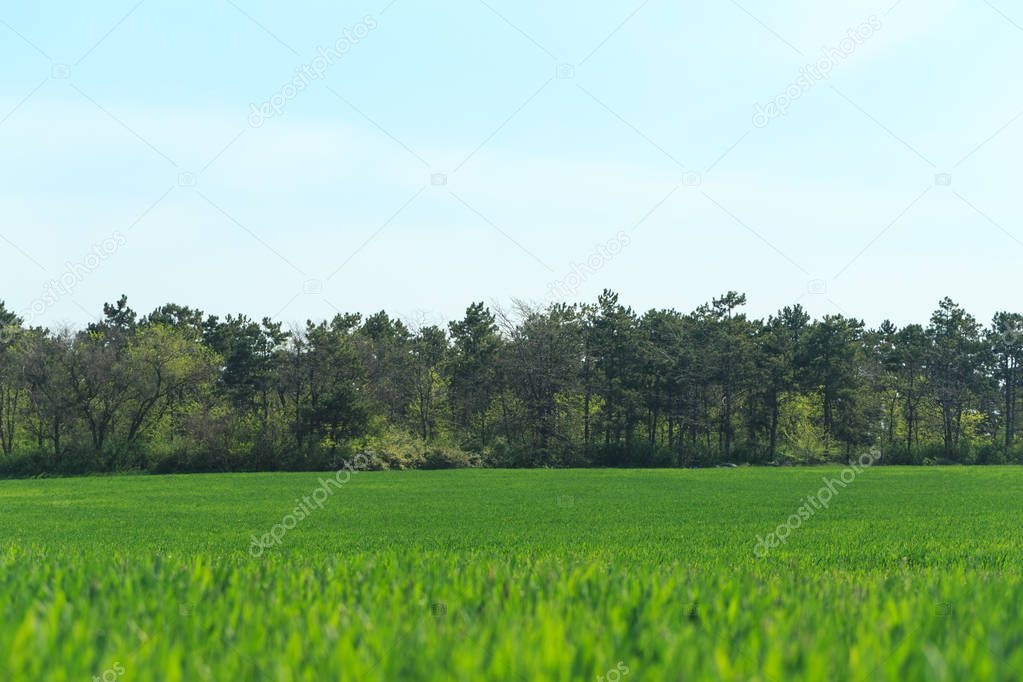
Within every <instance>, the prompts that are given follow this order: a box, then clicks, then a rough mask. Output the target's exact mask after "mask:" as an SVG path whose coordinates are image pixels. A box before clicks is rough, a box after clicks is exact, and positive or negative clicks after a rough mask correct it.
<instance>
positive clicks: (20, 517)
mask: <svg viewBox="0 0 1023 682" xmlns="http://www.w3.org/2000/svg"><path fill="white" fill-rule="evenodd" d="M839 471H840V470H839V469H835V468H830V469H788V470H779V469H731V470H693V471H678V470H671V471H618V470H596V471H594V470H589V471H539V470H533V471H475V470H469V471H452V472H383V473H368V472H361V473H355V474H354V475H352V477H351V480H350V481H349V482H348V483H347V484H345V485H344V486H342V487H341V488H340V489H338V490H336V491H335V492H334V494H333V495H331V496H330V497H329V499H327V500H326V501H325V502H324V504H323V507H322V509H315V510H313V511H312V512H311V514H310V515H309V516H308V517H307V518H305V519H304V520H301V521H300V522H298V524H297V526H296V527H295V528H294V529H292V530H290V531H288V532H287V533H286V534H285V535H284V536H283V538H282V540H281V544H280V545H279V546H276V547H269V548H267V549H266V550H264V551H263V552H262V553H261V556H259V557H258V558H256V557H254V556H253V555H252V553H251V552H250V547H251V545H252V541H251V538H252V536H253V535H254V534H255V535H257V536H260V535H262V534H264V533H267V532H268V531H269V530H270V528H271V527H272V526H273V525H274V524H276V523H280V522H281V520H282V518H283V517H284V516H285V515H286V514H288V513H289V512H291V510H292V509H293V508H294V507H295V505H296V500H298V499H300V498H302V497H303V496H307V495H310V494H311V493H312V492H313V490H314V489H315V488H317V487H318V485H319V484H318V482H317V481H318V479H319V477H320V476H319V475H317V474H227V475H193V476H162V477H150V476H137V477H110V478H84V479H57V480H32V481H2V482H0V595H2V597H0V679H4V680H13V681H20V680H32V681H35V680H41V681H49V680H54V681H56V680H83V681H86V680H92V679H94V676H95V677H98V678H99V679H104V680H106V682H111V681H112V680H123V681H124V682H130V681H133V680H167V681H170V682H173V681H175V680H182V681H184V680H188V681H190V682H191V681H193V680H217V681H220V680H275V681H277V680H280V681H285V680H289V681H290V680H294V681H298V680H302V681H305V680H309V681H313V680H315V681H317V682H319V681H320V680H340V679H344V680H349V679H351V680H360V681H370V680H473V681H477V680H491V679H492V680H597V679H606V680H609V682H616V681H617V680H623V681H625V682H636V681H640V680H653V681H659V680H729V681H730V680H736V681H739V680H741V681H743V682H746V681H752V680H761V681H772V682H787V681H789V680H822V679H828V680H854V681H857V682H858V681H860V680H957V681H958V680H1018V679H1023V578H1021V568H1023V553H1021V549H1023V536H1021V533H1020V528H1021V527H1023V523H1021V522H1023V505H1021V504H1020V500H1021V499H1023V469H1016V468H998V467H992V468H969V469H967V468H906V469H896V468H892V469H882V468H875V469H872V470H867V471H865V472H863V473H862V474H860V475H859V477H857V478H856V480H855V481H854V482H853V483H851V484H850V485H849V487H848V488H845V489H842V490H840V492H839V493H838V494H837V496H836V497H835V498H834V499H833V500H832V501H831V503H830V506H829V508H827V509H821V510H820V511H817V512H816V513H815V514H814V515H813V516H812V517H811V518H809V519H807V520H805V521H804V522H803V523H802V525H801V527H800V528H798V529H797V530H795V531H794V532H793V533H792V534H791V536H790V537H789V538H788V540H787V542H786V543H785V544H784V545H781V546H779V547H777V548H775V549H773V550H771V552H770V553H769V555H768V556H767V557H766V558H763V559H759V558H757V557H755V556H754V554H753V549H754V545H755V543H756V538H757V536H758V535H767V534H768V533H769V532H770V531H772V530H773V529H774V528H775V527H776V526H777V525H778V524H779V523H782V522H784V521H785V519H786V518H787V517H789V515H790V514H793V513H794V512H795V511H796V509H797V508H798V507H799V506H800V505H801V504H803V502H804V500H805V497H806V496H807V495H809V494H811V493H813V492H815V491H817V490H818V489H819V488H821V486H822V481H821V479H822V477H823V476H828V477H835V476H837V475H838V474H839ZM253 551H254V552H255V553H259V552H258V550H253ZM626 670H627V672H625V671H626Z"/></svg>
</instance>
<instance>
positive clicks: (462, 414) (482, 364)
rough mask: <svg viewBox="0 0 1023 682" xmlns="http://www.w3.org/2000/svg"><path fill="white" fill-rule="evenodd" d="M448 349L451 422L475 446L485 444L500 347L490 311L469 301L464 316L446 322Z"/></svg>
mask: <svg viewBox="0 0 1023 682" xmlns="http://www.w3.org/2000/svg"><path fill="white" fill-rule="evenodd" d="M449 329H450V332H451V339H452V344H453V345H452V348H451V360H450V362H449V363H448V364H447V369H448V386H449V392H450V396H451V406H452V409H453V410H454V411H455V422H456V423H457V424H458V425H459V427H460V428H461V429H463V431H465V432H466V433H468V434H474V435H473V436H470V439H469V440H470V442H471V441H472V440H476V439H478V442H479V447H480V448H484V447H486V445H487V427H488V424H487V412H488V411H489V409H490V404H491V401H492V400H493V398H494V396H495V395H497V393H498V390H497V389H498V387H497V385H496V379H497V374H496V366H495V360H496V359H497V354H498V351H499V349H500V346H501V339H500V337H499V336H498V335H497V325H496V324H495V318H494V315H493V313H491V312H490V310H488V309H487V308H486V306H484V305H483V303H482V302H480V303H473V304H472V305H470V306H469V307H468V308H467V309H466V311H465V317H464V318H462V320H460V321H458V322H451V323H450V324H449Z"/></svg>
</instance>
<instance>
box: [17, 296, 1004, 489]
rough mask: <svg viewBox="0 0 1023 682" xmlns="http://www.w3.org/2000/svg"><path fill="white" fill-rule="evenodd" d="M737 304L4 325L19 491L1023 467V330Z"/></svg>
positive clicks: (608, 302) (116, 316)
mask: <svg viewBox="0 0 1023 682" xmlns="http://www.w3.org/2000/svg"><path fill="white" fill-rule="evenodd" d="M745 300H746V299H745V296H743V295H740V294H736V293H734V292H729V293H728V294H726V295H724V296H722V297H721V298H719V299H715V300H714V301H713V302H711V303H709V304H706V305H702V306H700V307H699V308H697V309H696V310H695V311H693V312H691V313H681V312H678V311H675V310H650V311H648V312H646V313H644V314H638V313H636V312H635V311H633V310H632V309H631V308H628V307H625V306H624V305H622V304H621V303H619V300H618V296H617V294H615V293H613V292H610V291H605V292H604V293H603V294H602V295H601V296H600V297H599V299H598V300H597V302H596V303H595V304H575V305H569V304H553V305H549V306H547V307H544V308H536V307H531V306H529V305H525V304H517V305H516V306H514V308H513V309H512V310H511V311H501V310H497V311H492V310H490V309H488V307H487V306H485V305H483V304H482V303H474V304H472V305H470V306H469V308H468V309H467V310H466V312H465V316H464V317H463V318H462V319H460V320H458V321H455V322H451V323H450V324H449V325H448V326H447V328H446V329H445V328H442V327H439V326H423V327H422V328H418V329H411V328H409V326H407V325H406V324H404V323H402V322H401V321H400V320H397V319H392V318H391V317H389V316H388V315H387V314H386V313H383V312H380V313H377V314H375V315H372V316H369V317H366V318H363V317H362V316H360V315H358V314H345V315H337V316H336V317H334V319H332V320H329V321H323V322H308V323H306V325H305V327H304V328H303V329H298V330H288V329H285V328H284V327H283V326H282V324H281V323H279V322H274V321H272V320H270V319H264V320H262V321H256V320H252V319H249V318H247V317H245V316H227V317H225V318H220V317H216V316H207V315H205V314H204V313H202V312H201V311H199V310H195V309H192V308H188V307H182V306H178V305H173V304H169V305H165V306H162V307H160V308H158V309H157V310H154V311H153V312H151V313H149V314H148V315H143V316H140V315H138V314H137V313H136V312H135V311H133V310H132V309H131V308H130V307H129V306H128V302H127V299H126V298H124V297H122V298H121V299H120V300H119V301H117V302H116V303H113V304H107V305H105V306H104V309H103V317H102V319H101V320H100V321H97V322H96V323H94V324H92V325H90V326H89V327H88V328H87V329H85V330H82V331H79V332H72V331H68V330H56V331H54V330H47V329H41V328H27V327H25V326H24V325H23V323H22V320H21V319H19V318H18V316H17V315H15V314H13V313H12V312H10V311H9V310H8V309H7V308H6V307H4V305H3V304H2V303H0V328H2V329H3V330H4V332H3V334H2V337H0V473H2V474H5V475H32V474H37V473H43V472H49V473H82V472H90V471H114V470H140V471H213V470H256V469H259V470H274V469H326V468H331V467H335V466H337V465H338V463H339V462H341V461H342V460H343V459H345V458H346V457H348V456H350V455H351V454H352V453H353V452H356V451H360V452H372V453H373V454H374V461H375V463H376V465H377V466H380V467H385V468H399V467H402V468H404V467H430V468H440V467H455V466H500V467H533V466H657V467H675V466H709V465H714V464H719V463H724V462H729V463H742V462H749V463H760V464H766V463H774V464H780V463H787V462H792V463H813V462H822V461H844V460H845V459H846V458H848V457H850V456H851V455H852V454H855V453H858V452H860V451H861V450H863V449H865V448H867V447H873V446H876V447H879V448H880V449H881V451H882V453H883V459H882V462H883V463H886V464H919V463H941V462H963V463H978V464H980V463H1001V462H1020V461H1023V446H1021V445H1019V444H1017V442H1016V438H1015V431H1016V428H1017V426H1018V422H1019V419H1018V417H1017V403H1018V400H1017V385H1018V383H1019V382H1020V370H1019V367H1020V363H1021V360H1023V316H1021V315H1019V314H1015V313H998V314H997V315H996V316H995V317H994V319H993V320H992V322H991V323H990V325H988V326H987V327H984V326H982V325H981V324H980V323H978V322H977V321H976V320H975V319H974V318H973V317H972V316H970V315H969V314H968V313H967V312H966V311H965V310H963V309H962V308H960V307H959V306H958V305H956V304H955V303H954V302H953V301H951V300H949V299H944V300H942V301H941V302H940V303H939V305H938V308H937V310H936V311H935V312H934V314H933V315H932V316H931V319H930V321H929V322H928V323H927V324H926V325H919V324H910V325H907V326H905V327H902V328H899V327H896V326H895V325H893V324H891V323H889V322H885V323H883V324H882V325H880V327H878V328H876V329H868V328H866V327H865V325H864V324H863V322H861V321H859V320H856V319H853V318H847V317H842V316H838V315H829V316H827V317H824V318H823V319H820V320H812V319H810V317H809V316H808V315H807V314H806V312H805V311H804V310H803V309H802V308H801V307H800V306H798V305H795V306H791V307H786V308H784V309H783V310H781V311H779V312H778V313H777V314H776V315H772V316H770V317H768V318H767V319H766V320H755V319H750V318H748V317H747V316H746V315H745V314H743V313H742V312H741V307H742V306H743V305H744V303H745Z"/></svg>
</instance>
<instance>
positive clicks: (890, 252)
mask: <svg viewBox="0 0 1023 682" xmlns="http://www.w3.org/2000/svg"><path fill="white" fill-rule="evenodd" d="M388 1H389V0H379V1H378V2H351V3H332V2H294V3H272V2H266V1H260V0H233V2H229V1H226V0H205V1H202V2H198V1H194V0H191V1H184V2H169V1H168V0H143V2H141V3H139V2H138V0H124V1H117V2H115V1H113V0H101V1H99V2H95V3H88V4H85V3H70V2H66V1H64V2H57V1H53V0H50V1H39V0H35V1H33V2H14V3H5V4H4V5H3V6H0V121H2V122H0V158H2V159H3V163H2V164H0V216H2V219H0V236H2V239H0V258H2V260H0V263H2V267H0V298H3V299H6V301H7V303H8V305H9V306H11V307H13V308H15V309H16V310H26V309H29V308H30V306H32V305H33V302H36V303H35V305H36V311H37V312H36V313H35V314H34V319H33V322H35V323H46V324H63V323H68V324H71V325H74V326H80V325H82V324H84V323H86V322H87V321H88V320H89V317H88V314H87V312H86V311H89V312H95V311H97V310H98V309H99V307H100V305H101V304H102V302H103V301H105V300H113V299H114V298H116V297H117V295H118V294H120V293H121V292H124V293H127V294H128V295H129V299H130V301H131V303H132V305H133V307H135V308H136V309H138V310H140V311H148V310H150V309H151V308H153V307H155V306H156V305H158V304H160V303H164V302H167V301H174V302H178V303H182V304H189V305H194V306H198V307H201V308H203V309H204V310H206V311H207V312H211V313H217V314H225V313H228V312H244V313H248V314H250V315H253V316H256V317H260V316H263V315H276V316H278V317H279V318H280V319H283V320H285V321H289V322H292V321H300V320H304V319H305V318H314V319H319V318H324V317H329V316H331V315H332V314H333V313H334V311H335V309H341V310H345V311H360V312H372V311H375V310H379V309H386V310H388V311H390V312H392V313H395V314H398V315H401V316H403V317H407V318H410V319H411V320H413V321H419V320H430V321H439V320H442V319H450V318H453V317H456V316H458V315H460V313H461V312H462V311H463V310H464V308H465V306H466V305H467V304H468V303H469V302H470V301H472V300H480V299H482V300H486V301H496V302H503V303H507V302H509V301H510V300H511V299H512V298H516V297H517V298H524V299H532V300H535V301H542V300H544V299H546V298H547V296H548V292H549V290H550V286H551V283H552V282H562V283H564V282H565V281H566V277H567V276H568V275H569V273H571V272H573V269H574V266H575V265H576V264H581V263H584V262H585V261H586V260H587V259H588V258H590V257H591V255H592V254H594V253H596V252H597V249H596V245H597V244H605V243H606V242H608V240H611V239H614V238H615V236H616V235H617V234H618V233H619V232H620V231H625V232H626V234H628V236H629V240H628V245H627V246H624V247H623V248H622V249H621V250H620V252H619V253H617V255H614V256H613V257H610V258H608V257H598V258H597V260H598V261H600V263H599V265H600V267H599V268H597V269H596V270H595V271H593V272H590V273H588V274H586V276H585V279H584V281H581V282H579V281H576V282H574V283H572V288H573V289H575V290H576V293H575V296H574V297H573V298H576V299H578V300H593V299H594V298H595V297H596V295H597V294H598V293H599V291H600V290H601V289H602V288H604V287H609V288H613V289H616V290H618V291H619V292H620V293H621V295H622V298H623V300H624V301H625V302H626V303H628V304H630V305H633V306H634V307H636V308H638V309H640V310H645V309H647V308H650V307H676V308H679V309H682V310H689V309H692V308H693V307H695V306H696V305H698V304H700V303H702V302H704V301H707V300H709V299H710V298H711V297H713V296H715V295H717V294H720V293H721V292H723V291H726V290H729V289H735V290H739V291H744V292H746V293H747V294H748V295H749V301H750V302H749V306H748V311H749V312H750V313H751V314H754V315H766V314H769V313H770V312H772V311H774V310H777V309H778V308H779V307H781V306H783V305H787V304H790V303H792V302H795V301H797V300H798V301H800V302H801V303H802V304H803V305H805V306H806V307H807V308H808V309H809V310H810V311H811V312H812V313H814V314H817V315H822V314H825V313H829V312H839V311H841V312H844V313H846V314H849V315H854V316H857V317H862V318H865V319H866V320H867V321H868V322H869V323H871V324H875V323H877V322H879V321H880V320H881V319H883V318H885V317H890V318H892V319H894V320H896V321H898V322H908V321H925V320H926V318H927V316H928V315H929V313H930V311H931V310H932V309H933V308H934V307H935V303H936V301H937V300H938V299H939V298H940V297H941V296H944V295H949V296H952V297H953V298H956V299H957V300H959V301H960V302H962V303H963V304H964V305H966V306H967V307H968V308H969V309H970V310H971V311H973V312H974V313H975V314H977V315H978V317H980V318H981V319H982V320H983V321H985V322H986V321H987V320H988V319H989V318H990V315H991V314H992V313H993V312H994V311H995V310H998V309H1016V310H1023V302H1021V300H1020V296H1019V295H1018V294H1019V288H1020V287H1019V283H1020V282H1021V277H1020V272H1021V263H1023V243H1021V242H1023V225H1021V224H1020V223H1021V221H1020V218H1021V217H1023V210H1021V206H1020V202H1019V198H1020V191H1019V188H1018V185H1019V178H1020V171H1019V167H1020V166H1019V159H1020V157H1021V151H1023V117H1021V115H1023V79H1021V77H1020V67H1019V65H1020V64H1023V9H1021V8H1020V7H1019V6H1018V4H1014V3H1009V2H1008V0H991V2H986V1H985V0H930V1H928V0H901V2H898V3H895V6H894V7H893V2H894V0H885V1H881V2H874V1H871V0H856V1H851V2H844V3H841V6H832V5H838V3H827V4H825V3H796V2H785V1H779V0H775V1H774V2H771V1H769V0H740V1H739V2H738V3H736V2H732V1H730V0H722V1H720V2H706V1H704V2H686V3H672V2H667V1H666V0H649V1H648V2H642V0H638V1H637V0H629V1H624V0H623V1H618V0H609V1H608V2H604V3H597V4H596V5H595V4H594V3H584V2H561V3H554V4H551V3H521V2H520V3H513V2H508V1H507V0H487V2H486V3H484V2H481V1H480V0H456V1H454V2H432V1H431V2H421V1H414V0H396V1H395V2H393V3H392V4H391V5H389V6H388V5H387V2H388ZM871 17H875V18H874V19H871ZM362 22H365V23H366V24H369V25H372V28H371V29H369V30H368V33H367V32H365V31H363V29H362V28H361V27H360V28H359V31H360V32H362V33H364V37H363V38H361V39H360V40H358V42H357V43H355V44H353V45H352V46H351V49H350V51H348V52H347V53H346V54H344V55H343V56H342V57H341V59H340V60H338V61H337V62H336V63H334V64H332V65H330V66H329V68H328V69H327V70H326V72H325V77H324V78H323V79H322V80H313V81H311V83H310V85H309V87H308V88H306V89H304V90H303V91H301V92H299V93H297V95H295V96H294V98H292V99H290V100H288V101H287V102H286V104H285V106H284V107H283V108H282V110H281V112H280V114H279V115H274V116H272V117H270V118H269V119H267V120H265V122H264V123H263V125H261V126H260V127H252V126H251V125H250V118H251V117H250V110H251V105H253V104H261V103H263V102H265V101H267V100H269V99H270V98H271V97H272V96H273V95H274V94H276V93H280V92H281V91H282V87H283V86H284V85H285V84H286V83H288V82H289V81H290V80H291V79H292V78H294V77H295V73H296V69H301V68H302V67H304V66H307V65H312V64H313V60H314V58H315V57H316V55H317V48H318V47H327V46H329V45H333V44H334V43H335V42H336V41H337V40H338V38H340V37H342V36H343V35H345V32H346V31H351V30H354V29H355V28H356V27H357V26H358V25H359V24H360V23H362ZM868 22H873V23H874V24H875V26H877V27H879V28H877V29H876V30H874V31H873V33H872V35H871V36H870V37H869V38H866V39H863V40H862V42H861V43H860V44H856V45H855V47H854V48H853V49H852V50H851V51H849V52H847V53H842V56H841V57H839V58H833V62H832V67H833V68H832V71H831V77H830V79H828V80H821V81H818V82H813V83H811V86H810V87H809V88H808V89H806V91H805V92H801V94H800V96H799V97H798V98H797V99H795V100H794V101H792V102H791V104H790V106H789V107H788V111H787V113H786V114H785V115H783V116H779V117H777V118H774V119H773V120H770V121H769V122H768V124H767V125H766V126H764V127H757V126H754V125H753V113H754V108H755V105H757V104H760V105H761V106H766V105H767V104H768V102H769V101H771V100H773V99H774V98H775V96H776V95H778V94H779V93H782V92H784V91H785V90H786V88H788V86H789V85H790V84H793V83H796V82H797V79H799V78H800V70H801V68H802V67H804V66H805V65H807V64H810V63H812V62H816V61H817V60H818V59H819V58H820V57H821V54H822V53H821V50H822V48H839V47H840V44H841V41H842V40H843V38H845V37H846V35H847V32H848V31H849V30H850V29H854V30H855V29H857V27H860V26H861V25H862V24H864V23H868ZM833 54H834V53H833ZM559 67H560V68H561V73H560V75H561V76H570V77H558V76H559V71H558V70H559ZM211 162H212V163H211ZM944 173H947V174H949V175H950V176H951V184H950V185H948V184H947V183H946V181H944V180H943V181H941V182H940V183H939V182H936V176H938V175H939V174H944ZM436 174H443V175H445V176H446V184H443V185H440V184H433V183H432V182H431V178H432V177H433V176H435V175H436ZM193 179H194V186H193ZM438 182H439V180H438ZM644 218H645V220H644ZM641 220H642V221H643V222H642V224H640V225H639V226H638V227H636V225H637V223H639V222H640V221H641ZM893 221H894V222H893ZM633 228H635V229H633ZM115 233H121V234H123V235H124V238H125V239H124V241H125V243H124V244H123V246H119V247H118V248H117V249H116V250H113V251H112V252H111V253H109V254H104V255H103V257H102V258H100V259H96V258H95V257H93V263H92V264H93V265H94V266H95V267H90V268H87V269H82V268H81V267H78V268H72V269H73V270H75V271H76V273H77V274H75V275H74V276H73V277H72V276H70V275H68V276H65V279H66V281H68V282H70V285H69V287H68V289H67V290H66V291H65V292H60V293H59V294H58V295H56V296H54V295H52V293H51V294H50V295H49V296H46V295H45V289H46V282H47V281H49V280H53V279H58V278H60V277H61V276H62V275H63V274H64V273H65V272H66V271H67V270H68V269H69V266H68V263H83V262H84V260H85V258H86V255H87V254H89V253H90V252H91V251H92V250H93V248H94V245H95V244H99V243H101V242H102V241H103V240H104V239H106V238H108V237H110V236H111V235H113V234H115ZM97 260H98V261H99V262H98V263H97V262H96V261H97ZM563 289H564V287H563ZM304 290H305V291H308V292H310V293H303V292H304ZM39 301H42V303H40V302H39Z"/></svg>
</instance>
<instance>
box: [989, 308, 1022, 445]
mask: <svg viewBox="0 0 1023 682" xmlns="http://www.w3.org/2000/svg"><path fill="white" fill-rule="evenodd" d="M987 340H988V343H989V344H990V346H991V350H992V353H993V356H994V361H995V373H994V379H995V381H996V382H997V383H998V385H999V387H1000V388H1001V393H1002V415H1001V416H1002V423H1003V425H1004V440H1003V444H1004V446H1005V450H1006V452H1008V450H1009V448H1011V447H1012V444H1013V441H1014V439H1015V433H1016V405H1017V402H1018V398H1017V388H1018V386H1019V381H1020V364H1021V363H1023V315H1020V314H1019V313H1007V312H1000V313H996V314H995V317H994V320H992V322H991V329H990V330H988V333H987Z"/></svg>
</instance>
